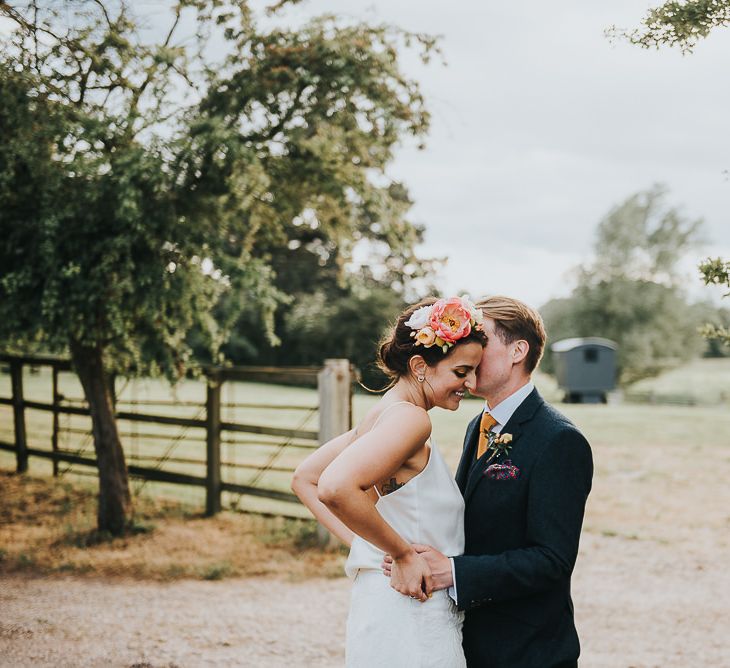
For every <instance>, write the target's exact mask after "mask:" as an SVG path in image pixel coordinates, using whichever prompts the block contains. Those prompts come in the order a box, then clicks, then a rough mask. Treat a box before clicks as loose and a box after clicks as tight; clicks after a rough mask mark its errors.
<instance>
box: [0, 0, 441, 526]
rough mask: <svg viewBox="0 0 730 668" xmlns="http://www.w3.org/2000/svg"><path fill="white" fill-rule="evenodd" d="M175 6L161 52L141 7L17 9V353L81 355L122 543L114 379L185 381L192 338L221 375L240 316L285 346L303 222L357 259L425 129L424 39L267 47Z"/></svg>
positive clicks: (292, 35) (384, 29)
mask: <svg viewBox="0 0 730 668" xmlns="http://www.w3.org/2000/svg"><path fill="white" fill-rule="evenodd" d="M288 4H289V2H286V0H285V1H284V2H279V3H277V4H276V5H274V6H273V7H271V8H270V11H271V12H273V13H274V14H276V13H278V12H281V11H282V10H283V9H284V8H285V7H286V5H288ZM169 10H170V14H169V25H168V26H167V27H166V28H165V30H164V32H163V33H162V34H161V35H159V36H158V35H157V32H156V31H155V30H154V29H151V28H149V27H148V28H147V29H143V28H144V26H143V24H142V22H141V20H140V19H139V18H138V17H136V16H135V15H134V13H133V10H132V3H128V2H126V1H124V0H109V1H108V2H105V1H103V0H88V1H84V2H71V1H70V0H69V1H68V2H58V3H48V4H42V3H37V2H30V3H7V2H0V16H3V17H4V18H5V19H9V21H10V22H11V24H12V26H13V29H12V32H11V34H10V35H9V36H6V35H3V36H2V37H0V39H1V40H2V49H1V50H0V54H1V55H0V132H1V134H0V136H1V137H2V140H0V212H2V213H1V214H0V215H1V216H2V217H1V218H0V235H1V236H2V238H3V241H4V243H3V245H2V246H1V247H0V290H1V298H0V340H4V341H9V342H15V343H17V344H20V343H23V344H28V343H30V342H37V343H39V344H42V345H43V346H44V347H45V348H46V349H50V350H59V351H62V350H69V351H70V353H71V357H72V360H73V363H74V365H75V368H76V370H77V372H78V374H79V377H80V379H81V382H82V385H83V388H84V393H85V396H86V399H87V401H88V404H89V408H90V412H91V418H92V429H93V436H94V447H95V450H96V455H97V461H98V468H99V511H98V527H99V529H100V530H105V531H109V532H111V533H112V534H119V533H121V532H123V531H124V529H125V525H126V522H127V520H128V518H129V514H130V511H131V501H130V495H129V487H128V482H127V474H126V467H125V463H124V455H123V451H122V447H121V442H120V439H119V435H118V432H117V428H116V422H115V418H114V409H113V406H112V398H111V395H112V388H111V386H110V374H111V373H114V372H116V373H123V374H127V375H132V374H164V375H166V376H167V377H168V378H169V379H170V380H175V379H177V378H179V377H180V376H181V375H182V374H183V373H185V371H186V369H187V368H188V367H189V366H190V365H191V363H192V361H191V347H190V338H189V335H190V333H191V332H193V331H194V332H196V333H197V340H198V342H200V341H204V342H205V345H206V347H207V348H208V349H209V351H210V354H211V357H212V358H214V359H218V355H219V350H220V348H221V345H222V344H223V343H224V342H225V341H226V339H227V337H228V334H229V332H230V330H231V328H232V327H233V325H234V323H235V322H237V320H238V317H239V314H240V313H246V314H248V316H249V321H248V327H249V329H253V330H257V331H262V332H264V333H265V335H266V336H268V337H269V338H270V339H272V340H273V339H274V338H275V332H274V327H273V323H274V313H275V310H276V308H277V306H278V305H280V304H282V303H285V302H286V301H287V300H288V295H287V294H286V293H284V292H283V291H282V290H279V289H277V287H276V285H275V274H274V270H273V266H272V255H273V252H272V250H273V249H281V248H284V247H286V246H287V244H288V242H289V240H290V238H291V236H292V235H293V234H294V233H295V231H296V229H297V222H298V220H301V219H302V217H306V218H307V220H309V221H310V222H311V223H312V225H313V226H316V227H318V228H319V229H320V230H322V231H323V234H324V236H325V237H326V239H327V243H329V244H334V245H335V246H336V247H337V248H338V251H339V253H340V256H341V258H342V261H346V259H347V258H348V256H349V254H350V252H351V247H352V243H353V238H354V236H356V232H358V231H359V232H358V233H362V227H361V221H362V220H363V219H365V218H367V216H368V215H371V213H370V212H373V213H374V215H378V214H379V212H380V211H383V210H386V209H387V208H388V206H390V203H392V201H393V196H392V194H391V193H390V189H391V188H392V185H393V184H391V183H390V181H389V180H388V179H387V177H386V175H385V167H386V166H387V164H388V163H389V161H390V160H391V157H392V150H393V147H394V145H395V144H396V143H397V141H398V140H399V139H400V138H401V137H402V136H404V135H405V134H411V135H414V136H417V137H418V136H422V135H423V134H424V133H425V132H426V130H427V128H428V114H427V112H426V111H425V109H424V106H423V100H422V98H421V95H420V92H419V89H418V86H417V84H416V83H415V82H413V81H411V80H409V79H407V78H405V77H404V76H403V75H402V74H401V72H400V70H399V65H398V48H399V46H400V45H401V44H402V43H404V42H407V43H417V44H419V45H420V47H421V53H422V56H423V57H424V58H428V54H429V53H430V52H431V51H432V49H433V47H434V44H433V40H431V39H430V38H428V37H424V36H420V35H411V34H408V33H404V32H402V31H399V30H397V29H395V28H391V27H388V26H375V27H372V26H368V25H362V24H361V25H345V24H342V23H341V22H340V21H338V20H337V19H336V18H334V17H323V18H320V19H316V20H314V21H312V22H311V23H309V24H307V25H305V26H304V27H302V28H301V29H298V30H290V29H286V28H283V27H272V28H270V29H268V30H262V29H259V28H258V27H257V24H256V21H255V17H254V14H253V12H252V10H251V8H250V7H249V3H248V2H246V1H245V0H180V1H179V2H174V3H171V4H170V6H169ZM315 223H316V224H315ZM384 225H385V227H386V228H394V227H397V226H400V227H402V228H403V229H405V230H407V229H408V227H409V225H408V223H407V222H406V221H405V220H404V219H403V218H402V217H400V216H394V218H393V220H390V221H385V223H384ZM224 299H225V300H226V302H227V308H226V309H225V310H224V311H222V313H223V314H224V315H225V317H223V318H219V319H216V317H215V316H216V315H217V313H216V307H217V306H218V305H219V304H221V301H222V300H224Z"/></svg>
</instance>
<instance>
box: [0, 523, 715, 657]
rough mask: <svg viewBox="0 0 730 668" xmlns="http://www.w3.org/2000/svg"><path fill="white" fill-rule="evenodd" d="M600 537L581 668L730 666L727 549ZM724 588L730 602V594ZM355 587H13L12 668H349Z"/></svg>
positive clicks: (32, 582)
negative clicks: (346, 655)
mask: <svg viewBox="0 0 730 668" xmlns="http://www.w3.org/2000/svg"><path fill="white" fill-rule="evenodd" d="M714 540H715V537H714V536H712V535H708V537H707V543H706V544H700V545H695V546H689V547H686V546H685V547H683V548H681V549H678V546H677V545H670V544H666V543H663V542H660V541H649V540H633V539H630V538H622V537H618V536H604V535H593V534H587V535H585V536H584V539H583V544H582V548H581V552H582V555H581V557H580V559H579V562H578V569H577V571H576V574H575V577H574V587H573V589H574V599H575V604H576V611H577V619H578V626H579V632H580V635H581V638H582V642H583V647H584V651H583V658H582V662H581V667H582V668H594V667H595V668H690V667H692V668H693V667H694V666H702V667H703V668H720V667H721V666H728V665H729V663H728V661H729V660H730V659H728V656H730V648H729V647H728V641H727V619H728V618H729V614H728V613H729V612H730V604H729V603H728V602H727V598H728V597H727V594H728V593H729V592H730V576H729V575H728V569H727V568H726V562H725V558H726V555H724V554H723V552H724V550H721V549H715V548H720V547H721V546H720V545H716V544H715V543H714ZM723 593H724V594H725V596H724V597H723ZM348 596H349V582H348V581H347V580H345V579H344V578H342V579H330V580H325V579H317V580H307V581H304V582H286V581H282V580H271V579H243V580H224V581H221V582H202V581H191V580H188V581H181V582H175V583H171V584H159V583H154V582H137V581H115V582H104V581H100V580H93V579H78V578H66V579H45V578H24V577H20V576H13V577H6V578H3V579H0V666H12V667H13V668H21V667H25V666H28V667H30V666H33V667H34V668H35V667H45V666H48V667H50V666H53V667H59V666H62V667H66V666H68V667H76V666H79V667H81V666H83V667H86V666H105V667H117V666H119V667H125V668H128V667H131V666H137V667H138V668H142V667H143V666H145V667H147V666H154V667H155V668H162V667H170V666H180V667H183V666H186V667H187V666H192V667H195V666H255V667H256V668H274V667H277V668H279V667H281V666H285V667H286V668H295V667H299V666H302V667H304V666H307V667H312V666H316V667H320V666H321V667H322V668H328V667H330V666H341V665H343V642H344V620H345V616H346V614H347V605H348Z"/></svg>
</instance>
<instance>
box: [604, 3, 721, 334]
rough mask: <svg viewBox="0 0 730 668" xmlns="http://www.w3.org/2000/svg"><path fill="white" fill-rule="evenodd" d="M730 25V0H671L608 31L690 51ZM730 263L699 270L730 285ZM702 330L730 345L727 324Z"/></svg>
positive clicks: (642, 42)
mask: <svg viewBox="0 0 730 668" xmlns="http://www.w3.org/2000/svg"><path fill="white" fill-rule="evenodd" d="M728 25H730V0H685V2H677V1H676V0H670V1H669V2H665V3H664V4H662V5H659V6H658V7H654V8H652V9H650V10H649V11H648V12H647V14H646V16H645V17H644V20H643V21H642V26H643V27H642V28H641V29H634V30H618V29H617V28H616V27H615V26H614V27H613V28H611V29H609V31H608V32H609V34H611V35H613V36H616V35H620V36H622V37H625V38H626V39H628V40H629V41H630V42H631V43H632V44H636V45H638V46H641V47H643V48H645V49H648V48H652V47H653V48H656V49H658V48H660V47H661V46H665V45H668V46H670V47H672V46H676V47H679V48H680V49H681V50H682V52H683V53H685V54H689V53H692V51H693V50H694V47H695V46H697V44H698V42H699V41H700V40H701V39H704V38H705V37H707V36H708V35H709V34H710V32H711V31H712V30H713V29H714V28H723V27H726V26H728ZM729 267H730V263H728V262H726V261H723V260H722V259H721V258H716V259H714V260H713V259H710V258H708V259H707V260H706V261H705V262H703V263H701V264H700V265H699V270H700V275H701V277H702V280H704V282H705V285H710V284H720V285H722V284H725V285H727V286H728V287H730V285H729V282H728V268H729ZM728 294H730V293H728ZM725 296H728V295H725ZM702 331H703V333H704V335H705V336H706V337H707V338H708V339H710V340H716V341H720V342H722V343H723V344H724V345H725V346H730V331H728V328H727V327H726V326H724V325H717V324H713V323H707V324H706V325H705V326H704V327H703V329H702Z"/></svg>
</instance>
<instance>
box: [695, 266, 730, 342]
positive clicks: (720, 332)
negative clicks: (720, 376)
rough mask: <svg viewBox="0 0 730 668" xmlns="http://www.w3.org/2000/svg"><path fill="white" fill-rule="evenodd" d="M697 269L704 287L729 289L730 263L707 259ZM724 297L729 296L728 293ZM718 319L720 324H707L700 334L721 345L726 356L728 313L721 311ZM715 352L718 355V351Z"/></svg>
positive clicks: (728, 333) (728, 328)
mask: <svg viewBox="0 0 730 668" xmlns="http://www.w3.org/2000/svg"><path fill="white" fill-rule="evenodd" d="M699 269H700V273H701V274H702V279H703V280H704V282H705V285H722V286H724V287H726V288H730V262H727V261H725V260H723V259H722V258H719V257H718V258H715V259H714V260H713V259H711V258H707V260H705V261H704V262H703V263H702V264H700V267H699ZM724 296H725V297H728V296H730V292H728V293H726V294H725V295H724ZM723 316H724V317H723ZM720 317H721V318H722V321H721V322H712V321H710V322H707V323H706V324H705V325H704V327H703V328H702V334H703V335H704V336H705V337H706V338H708V339H710V341H711V342H719V343H721V344H722V346H723V348H724V352H725V354H727V353H728V350H727V349H728V348H730V313H728V312H727V310H723V311H722V313H721V314H720ZM717 352H718V353H719V351H717Z"/></svg>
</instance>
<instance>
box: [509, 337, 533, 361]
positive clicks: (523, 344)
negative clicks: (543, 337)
mask: <svg viewBox="0 0 730 668" xmlns="http://www.w3.org/2000/svg"><path fill="white" fill-rule="evenodd" d="M529 352H530V344H529V343H527V341H525V340H524V339H518V340H517V341H515V342H514V343H513V344H512V364H520V362H522V361H524V359H525V357H527V353H529Z"/></svg>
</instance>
